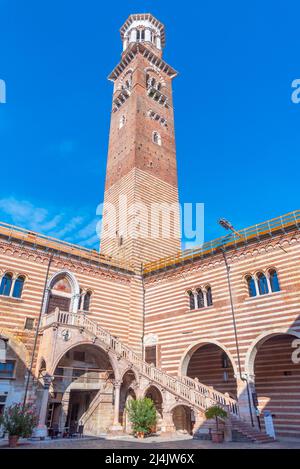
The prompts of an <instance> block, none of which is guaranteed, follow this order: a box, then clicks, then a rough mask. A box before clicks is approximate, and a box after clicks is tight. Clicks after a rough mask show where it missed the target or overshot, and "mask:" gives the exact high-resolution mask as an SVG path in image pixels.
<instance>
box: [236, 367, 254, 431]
mask: <svg viewBox="0 0 300 469" xmlns="http://www.w3.org/2000/svg"><path fill="white" fill-rule="evenodd" d="M243 378H244V379H241V377H240V376H238V377H237V378H236V383H237V395H238V404H239V413H240V417H241V419H242V420H245V421H247V423H249V424H250V425H251V424H252V421H251V413H250V408H251V412H252V420H253V424H254V426H255V427H256V426H257V418H256V411H255V407H254V405H253V399H252V392H254V381H253V382H251V379H250V376H246V375H243ZM247 383H248V386H247ZM248 393H249V395H248ZM249 401H250V402H249Z"/></svg>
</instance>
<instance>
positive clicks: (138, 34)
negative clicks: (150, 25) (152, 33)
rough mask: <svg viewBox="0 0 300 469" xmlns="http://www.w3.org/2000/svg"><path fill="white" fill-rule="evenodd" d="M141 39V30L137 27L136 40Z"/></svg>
mask: <svg viewBox="0 0 300 469" xmlns="http://www.w3.org/2000/svg"><path fill="white" fill-rule="evenodd" d="M140 39H141V30H140V29H138V30H137V32H136V40H137V41H139V40H140Z"/></svg>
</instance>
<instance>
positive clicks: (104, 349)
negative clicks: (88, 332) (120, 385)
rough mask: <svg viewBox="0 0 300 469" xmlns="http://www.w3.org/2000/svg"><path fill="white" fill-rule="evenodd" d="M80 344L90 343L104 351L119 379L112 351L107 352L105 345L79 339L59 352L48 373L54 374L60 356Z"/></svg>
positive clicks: (115, 375) (116, 362)
mask: <svg viewBox="0 0 300 469" xmlns="http://www.w3.org/2000/svg"><path fill="white" fill-rule="evenodd" d="M82 345H91V346H93V347H95V348H97V349H99V350H101V351H102V352H104V353H106V354H107V356H108V358H109V361H110V364H111V366H112V369H113V372H114V377H115V379H116V380H120V370H119V366H118V360H117V358H116V357H115V356H114V355H113V354H112V353H110V352H108V351H107V350H106V347H105V346H103V347H102V346H101V345H99V344H95V343H94V342H92V341H80V342H77V343H73V344H71V345H70V346H69V347H67V348H65V349H64V351H63V352H61V354H60V355H59V356H58V357H57V358H56V360H55V362H54V364H53V365H52V366H51V369H50V370H49V373H50V374H51V375H54V372H55V370H56V368H57V366H58V364H59V362H60V361H61V360H62V358H63V357H64V356H65V354H66V353H67V352H69V351H70V350H72V349H74V348H76V347H79V346H82Z"/></svg>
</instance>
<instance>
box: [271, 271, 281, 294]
mask: <svg viewBox="0 0 300 469" xmlns="http://www.w3.org/2000/svg"><path fill="white" fill-rule="evenodd" d="M268 273H269V278H270V285H271V290H272V292H276V291H280V285H279V280H278V274H277V272H276V270H275V269H271V270H269V272H268Z"/></svg>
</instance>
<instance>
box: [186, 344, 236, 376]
mask: <svg viewBox="0 0 300 469" xmlns="http://www.w3.org/2000/svg"><path fill="white" fill-rule="evenodd" d="M209 344H211V345H216V346H217V347H219V348H220V349H222V350H223V351H224V352H225V353H226V355H227V356H228V358H229V360H230V361H231V364H232V367H233V371H234V374H235V375H238V369H237V365H236V362H235V359H234V358H233V356H232V354H231V352H229V350H228V349H227V347H225V346H224V345H223V344H222V343H221V342H219V341H218V340H214V339H199V340H197V341H196V342H193V343H192V344H191V345H190V346H189V347H187V349H186V350H185V351H184V353H183V355H182V357H181V360H180V363H179V369H178V374H179V376H186V374H187V369H188V366H189V361H190V359H191V358H192V356H193V354H194V352H196V350H198V349H199V348H200V347H203V346H204V345H209Z"/></svg>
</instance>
